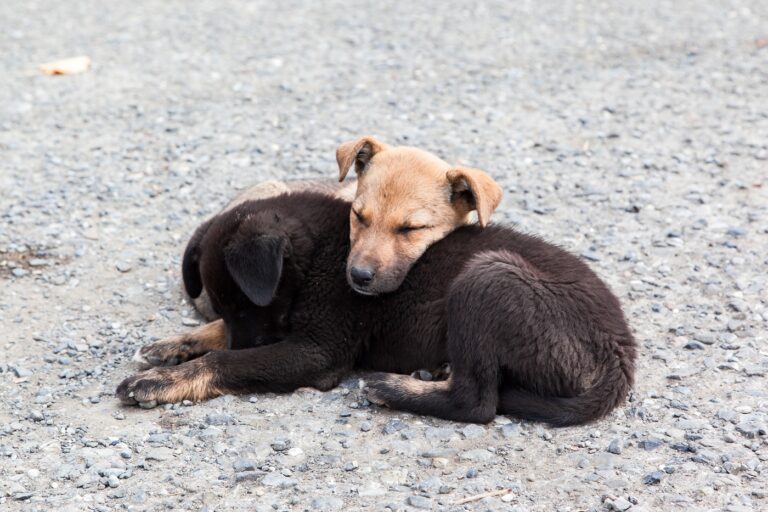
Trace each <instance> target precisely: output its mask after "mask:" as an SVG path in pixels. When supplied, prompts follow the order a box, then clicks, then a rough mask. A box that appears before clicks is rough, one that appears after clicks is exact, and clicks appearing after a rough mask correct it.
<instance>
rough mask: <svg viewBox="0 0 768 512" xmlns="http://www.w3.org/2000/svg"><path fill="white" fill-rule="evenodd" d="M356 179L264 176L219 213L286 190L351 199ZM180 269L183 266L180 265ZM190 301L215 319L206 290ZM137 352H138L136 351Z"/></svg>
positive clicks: (195, 242)
mask: <svg viewBox="0 0 768 512" xmlns="http://www.w3.org/2000/svg"><path fill="white" fill-rule="evenodd" d="M355 187H356V183H355V182H352V183H350V184H348V185H341V184H340V183H336V182H334V180H331V179H303V180H287V181H279V180H267V181H262V182H260V183H257V184H256V185H253V186H251V187H249V188H247V189H245V190H244V191H243V192H241V193H240V194H238V195H237V196H236V197H235V198H234V199H233V200H232V201H230V203H229V204H227V205H226V206H225V207H224V208H223V209H222V210H221V211H220V212H219V214H221V213H223V212H225V211H227V210H231V209H232V208H234V207H235V206H238V205H240V204H243V203H245V202H246V201H256V200H258V199H264V198H267V197H275V196H279V195H281V194H288V193H291V192H302V191H313V192H319V193H323V194H328V195H330V196H333V197H337V198H339V199H343V200H345V201H352V200H353V199H354V197H355ZM207 224H208V223H207V222H206V223H203V225H201V226H200V227H198V229H197V230H195V233H194V234H193V235H192V241H191V242H190V243H189V244H188V247H196V246H197V245H198V239H199V238H200V237H201V236H202V235H203V234H204V233H205V231H206V229H207ZM182 271H183V269H182ZM190 299H191V301H192V304H193V305H194V307H195V309H196V310H197V311H198V313H200V315H201V316H202V317H203V318H205V319H206V320H208V321H209V322H210V321H212V320H216V319H217V318H218V315H217V314H216V312H215V311H214V310H213V307H212V306H211V301H210V299H209V298H208V293H207V292H206V290H203V291H202V293H201V294H200V295H199V296H198V297H196V298H194V299H192V298H191V297H190ZM137 354H138V353H137ZM134 360H135V361H136V362H137V363H139V364H141V365H144V366H146V365H147V362H146V361H143V360H142V358H141V357H140V355H137V357H136V358H135V359H134Z"/></svg>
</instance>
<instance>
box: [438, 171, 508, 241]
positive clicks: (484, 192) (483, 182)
mask: <svg viewBox="0 0 768 512" xmlns="http://www.w3.org/2000/svg"><path fill="white" fill-rule="evenodd" d="M446 178H448V183H450V184H451V190H452V193H451V201H452V202H453V203H454V204H456V205H457V206H459V205H460V206H461V207H463V208H466V209H467V210H469V211H472V210H477V220H478V222H479V224H480V226H481V227H485V226H486V224H488V222H489V221H490V219H491V214H493V211H494V210H495V209H496V207H497V206H499V203H500V202H501V187H500V186H499V185H498V184H497V183H496V182H495V181H493V178H491V177H490V176H488V175H487V174H486V173H484V172H483V171H481V170H479V169H471V168H469V167H456V168H454V169H451V170H450V171H448V173H447V174H446Z"/></svg>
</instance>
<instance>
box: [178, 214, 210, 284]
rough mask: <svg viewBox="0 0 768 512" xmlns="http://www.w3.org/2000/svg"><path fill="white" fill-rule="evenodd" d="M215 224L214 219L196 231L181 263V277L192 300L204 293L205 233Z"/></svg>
mask: <svg viewBox="0 0 768 512" xmlns="http://www.w3.org/2000/svg"><path fill="white" fill-rule="evenodd" d="M211 222H213V219H211V220H209V221H207V222H205V223H203V224H202V225H201V226H200V227H199V228H197V229H196V230H195V233H194V234H193V235H192V238H190V239H189V243H187V248H186V249H184V259H183V260H182V262H181V276H182V278H183V279H184V289H185V290H186V291H187V294H188V295H189V296H190V298H193V299H196V298H198V297H199V296H200V294H201V293H202V292H203V279H202V277H200V254H201V252H202V250H201V249H200V245H201V244H202V241H203V237H204V236H205V233H207V232H208V228H209V227H210V225H211Z"/></svg>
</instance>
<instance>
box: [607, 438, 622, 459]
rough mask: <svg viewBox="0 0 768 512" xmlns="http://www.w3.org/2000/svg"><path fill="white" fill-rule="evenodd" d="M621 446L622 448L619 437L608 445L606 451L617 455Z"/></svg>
mask: <svg viewBox="0 0 768 512" xmlns="http://www.w3.org/2000/svg"><path fill="white" fill-rule="evenodd" d="M623 448H624V443H622V442H621V439H614V440H612V441H611V443H610V444H609V445H608V448H607V451H608V453H613V454H615V455H619V454H621V451H622V449H623Z"/></svg>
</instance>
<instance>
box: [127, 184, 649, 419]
mask: <svg viewBox="0 0 768 512" xmlns="http://www.w3.org/2000/svg"><path fill="white" fill-rule="evenodd" d="M349 213H350V206H349V204H348V203H344V202H342V201H339V200H335V199H332V198H329V197H326V196H322V195H318V194H312V193H301V194H292V195H289V196H279V197H275V198H269V199H264V200H260V201H254V202H248V203H245V204H242V205H240V206H238V207H236V208H234V209H232V210H230V211H228V212H225V213H223V214H221V215H220V216H218V217H215V218H214V219H212V220H211V221H210V223H208V224H207V225H205V226H204V227H203V228H201V229H202V231H203V232H202V234H200V235H199V236H198V237H197V241H195V242H194V243H193V244H192V245H191V246H190V247H189V248H188V250H187V254H186V255H185V262H184V281H185V285H186V286H187V289H188V291H189V293H190V295H191V296H193V297H194V296H195V294H196V293H199V291H200V290H201V289H202V287H203V286H204V287H205V288H206V289H207V290H208V293H209V294H210V298H211V303H212V305H213V307H214V308H215V310H216V311H217V313H218V314H220V315H221V317H222V320H221V321H218V322H213V323H211V324H208V325H206V326H204V327H202V328H199V329H197V330H195V331H192V332H191V333H188V334H187V335H183V336H179V337H176V338H172V339H170V340H165V341H160V342H158V343H155V344H152V345H149V346H147V347H144V348H143V349H142V350H141V354H142V356H143V357H144V358H145V359H146V360H149V361H150V362H154V363H155V364H165V363H175V362H179V361H186V360H188V362H185V363H183V364H180V365H178V366H171V367H164V368H153V369H151V370H148V371H146V372H142V373H139V374H137V375H134V376H132V377H129V378H127V379H126V380H124V381H123V382H122V383H121V384H120V386H119V387H118V390H117V394H118V396H119V397H120V398H121V399H122V400H123V401H124V402H126V403H136V402H150V401H157V402H177V401H180V400H183V399H192V400H201V399H205V398H210V397H213V396H217V395H220V394H224V393H242V392H258V391H278V392H280V391H291V390H294V389H296V388H299V387H302V386H314V387H316V388H318V389H321V390H326V389H330V388H332V387H334V386H336V385H337V384H338V383H339V381H340V380H341V379H342V378H343V377H344V376H345V375H347V374H348V373H349V372H350V371H351V370H352V369H353V368H355V367H358V368H364V369H372V370H378V371H379V372H390V373H376V374H373V375H371V378H370V379H366V380H367V381H368V386H369V394H370V397H371V399H372V401H375V402H377V403H385V404H386V405H388V406H390V407H393V408H398V409H405V410H409V411H413V412H416V413H422V414H429V415H433V416H438V417H441V418H446V419H452V420H458V421H467V422H480V423H483V422H488V421H490V420H491V419H492V418H493V417H494V416H495V415H496V414H497V413H501V414H510V415H513V416H517V417H519V418H524V419H530V420H538V421H544V422H547V423H550V424H552V425H558V426H562V425H572V424H579V423H585V422H588V421H591V420H595V419H597V418H600V417H601V416H603V415H605V414H606V413H608V412H609V411H611V410H612V409H613V408H614V407H616V406H617V405H619V404H620V403H622V402H623V400H624V398H625V397H626V395H627V393H628V391H629V389H630V387H631V386H632V382H633V373H634V360H635V343H634V340H633V338H632V335H631V333H630V331H629V329H628V327H627V324H626V321H625V319H624V315H623V313H622V311H621V307H620V305H619V302H618V300H617V299H616V298H615V296H614V295H613V294H612V293H611V292H610V290H609V289H608V288H607V286H606V285H605V284H604V283H603V282H602V281H601V280H600V279H599V278H598V277H597V276H596V275H595V274H594V273H593V272H592V271H591V270H590V269H589V268H588V267H587V266H586V265H585V264H584V263H583V262H582V261H580V260H579V259H578V258H576V257H574V256H573V255H571V254H569V253H567V252H565V251H564V250H562V249H560V248H558V247H555V246H553V245H551V244H548V243H546V242H544V241H542V240H540V239H538V238H535V237H532V236H528V235H525V234H522V233H518V232H516V231H514V230H512V229H509V228H504V227H500V226H490V227H487V228H485V229H484V230H481V229H480V228H478V227H476V226H466V227H462V228H459V229H458V230H456V231H455V232H453V233H452V234H450V235H449V236H447V237H446V238H445V239H443V240H442V241H439V242H437V243H436V244H434V245H433V246H432V247H431V248H430V249H428V250H427V251H426V253H424V255H423V256H422V257H421V258H420V260H419V261H418V262H417V263H416V264H415V265H414V267H413V268H412V269H411V271H410V272H409V274H408V276H407V278H406V279H405V281H404V282H403V284H402V285H401V286H400V288H399V289H398V290H397V291H396V292H393V293H390V294H385V295H381V296H362V295H358V294H355V293H354V292H353V291H352V290H351V289H350V287H349V286H348V285H347V282H346V279H345V261H346V256H347V253H348V250H349V242H348V240H349V220H348V219H349ZM253 345H260V346H255V347H253ZM241 346H252V347H253V348H246V349H243V350H237V351H233V350H223V349H226V348H236V347H241ZM198 356H199V357H198ZM444 361H450V363H451V365H452V372H453V373H452V375H451V377H450V378H449V379H448V380H446V381H442V382H423V381H419V380H416V379H414V378H412V377H410V376H408V375H402V374H408V373H410V372H412V371H414V370H416V369H419V368H435V367H438V366H439V365H440V364H441V363H443V362H444Z"/></svg>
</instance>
